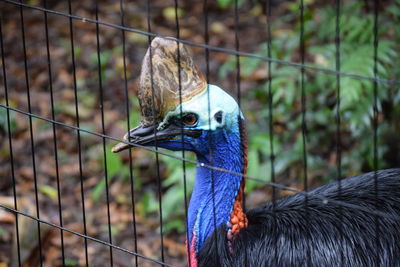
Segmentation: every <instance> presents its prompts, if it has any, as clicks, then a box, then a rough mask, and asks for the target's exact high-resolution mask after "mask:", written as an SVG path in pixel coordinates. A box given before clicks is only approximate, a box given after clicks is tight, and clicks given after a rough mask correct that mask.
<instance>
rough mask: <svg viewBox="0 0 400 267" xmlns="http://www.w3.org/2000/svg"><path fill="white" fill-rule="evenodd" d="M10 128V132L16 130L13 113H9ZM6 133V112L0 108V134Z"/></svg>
mask: <svg viewBox="0 0 400 267" xmlns="http://www.w3.org/2000/svg"><path fill="white" fill-rule="evenodd" d="M10 128H11V132H14V131H15V130H16V129H17V123H16V121H15V118H14V112H12V111H10ZM2 131H4V132H8V122H7V110H6V109H5V108H0V132H2Z"/></svg>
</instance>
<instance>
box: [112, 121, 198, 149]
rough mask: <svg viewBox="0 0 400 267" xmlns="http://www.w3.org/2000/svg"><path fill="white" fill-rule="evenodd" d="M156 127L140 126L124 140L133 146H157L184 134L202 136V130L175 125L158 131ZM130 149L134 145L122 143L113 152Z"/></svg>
mask: <svg viewBox="0 0 400 267" xmlns="http://www.w3.org/2000/svg"><path fill="white" fill-rule="evenodd" d="M156 126H157V125H152V126H148V127H145V126H143V125H139V126H138V127H136V128H134V129H132V130H130V131H129V132H128V133H126V134H125V135H124V138H123V140H124V141H126V142H129V143H132V144H137V145H148V144H155V143H156V142H162V141H167V140H170V139H176V138H177V137H179V136H180V135H181V134H182V133H183V134H184V135H186V136H191V137H199V136H200V135H201V130H192V129H182V128H181V127H178V126H176V125H173V124H171V125H169V126H168V127H166V128H165V129H163V130H157V129H156ZM129 147H132V145H130V144H127V143H124V142H121V143H119V144H117V145H115V146H114V147H113V148H112V152H114V153H117V152H120V151H122V150H125V149H127V148H129Z"/></svg>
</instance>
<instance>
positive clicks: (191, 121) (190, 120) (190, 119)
mask: <svg viewBox="0 0 400 267" xmlns="http://www.w3.org/2000/svg"><path fill="white" fill-rule="evenodd" d="M182 123H184V124H186V125H190V126H193V125H195V124H196V123H197V116H196V114H193V113H189V114H186V115H184V116H183V117H182Z"/></svg>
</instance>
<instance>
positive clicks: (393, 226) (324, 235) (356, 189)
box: [113, 37, 400, 267]
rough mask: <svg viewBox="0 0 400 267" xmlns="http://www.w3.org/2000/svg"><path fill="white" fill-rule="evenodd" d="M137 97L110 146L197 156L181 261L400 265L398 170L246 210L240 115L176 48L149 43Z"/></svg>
mask: <svg viewBox="0 0 400 267" xmlns="http://www.w3.org/2000/svg"><path fill="white" fill-rule="evenodd" d="M178 59H179V63H178ZM179 64H180V68H181V70H180V71H179V69H178V68H179ZM179 73H180V75H181V78H180V81H179V75H178V74H179ZM138 97H139V103H140V107H141V113H142V120H141V123H140V125H139V126H138V127H136V128H134V129H133V130H131V131H129V132H128V133H127V134H126V135H125V136H124V140H125V141H126V143H120V144H117V145H116V146H115V147H114V148H113V152H119V151H121V150H123V149H125V148H128V147H130V145H129V144H128V143H127V142H129V143H130V144H133V145H134V144H140V145H146V146H154V145H157V146H158V147H162V148H166V149H170V150H188V151H192V152H194V153H195V154H196V156H197V159H198V161H199V162H200V163H204V165H201V164H200V165H199V166H198V167H197V173H196V181H195V185H194V189H193V193H192V196H191V200H190V205H189V210H188V229H187V231H188V240H187V246H188V254H189V260H188V263H189V265H190V266H285V267H286V266H307V265H308V266H400V257H399V255H400V230H399V229H400V169H390V170H381V171H377V172H376V173H367V174H363V175H358V176H354V177H351V178H347V179H344V180H342V182H341V189H340V191H339V186H338V183H337V182H334V183H330V184H327V185H324V186H321V187H318V188H316V189H313V190H311V191H309V192H308V197H307V200H306V198H305V196H304V195H301V194H296V195H292V196H289V197H287V198H285V199H282V200H279V201H276V202H275V203H274V204H272V203H266V204H264V205H261V206H259V207H257V208H255V209H253V210H251V211H249V212H246V213H245V212H244V211H243V209H242V200H243V190H244V185H245V177H244V174H245V172H246V164H247V155H246V152H247V143H246V134H245V129H244V116H243V114H242V112H241V111H240V109H239V106H238V104H237V103H236V101H235V100H234V99H233V98H232V97H231V96H230V95H229V94H227V93H226V92H225V91H224V90H222V89H221V88H219V87H218V86H216V85H211V84H207V83H206V82H205V79H204V77H203V75H202V74H201V72H200V71H199V69H198V68H197V67H196V66H195V65H194V63H193V60H192V58H191V56H190V53H189V51H188V50H187V48H186V47H185V46H184V45H182V44H179V45H178V44H177V41H176V40H175V39H173V38H159V37H158V38H155V39H154V40H153V41H152V43H151V46H150V47H149V49H148V51H147V53H146V55H145V57H144V60H143V65H142V72H141V77H140V89H139V94H138ZM209 165H212V166H214V167H217V169H212V168H209V167H208V166H209ZM220 169H224V170H227V172H226V171H220ZM238 173H239V174H243V175H237V174H238ZM375 175H376V176H377V177H378V180H377V188H376V189H377V191H376V190H375V183H374V181H375V180H374V176H375ZM321 196H322V197H324V198H326V199H328V201H322V200H321ZM329 200H330V201H329ZM337 201H341V202H344V203H346V204H347V205H343V206H341V205H338V204H337ZM357 207H361V209H360V208H357ZM376 211H379V213H380V214H384V215H386V216H376V215H374V212H376Z"/></svg>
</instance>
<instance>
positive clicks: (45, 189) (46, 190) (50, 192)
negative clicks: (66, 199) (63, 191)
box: [38, 185, 58, 200]
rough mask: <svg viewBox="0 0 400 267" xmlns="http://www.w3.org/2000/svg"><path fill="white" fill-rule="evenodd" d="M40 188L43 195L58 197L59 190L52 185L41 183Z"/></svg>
mask: <svg viewBox="0 0 400 267" xmlns="http://www.w3.org/2000/svg"><path fill="white" fill-rule="evenodd" d="M38 190H39V192H40V193H42V194H43V195H46V196H48V197H49V198H51V199H52V200H56V199H57V196H58V191H57V189H55V188H54V187H52V186H50V185H40V186H39V187H38Z"/></svg>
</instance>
